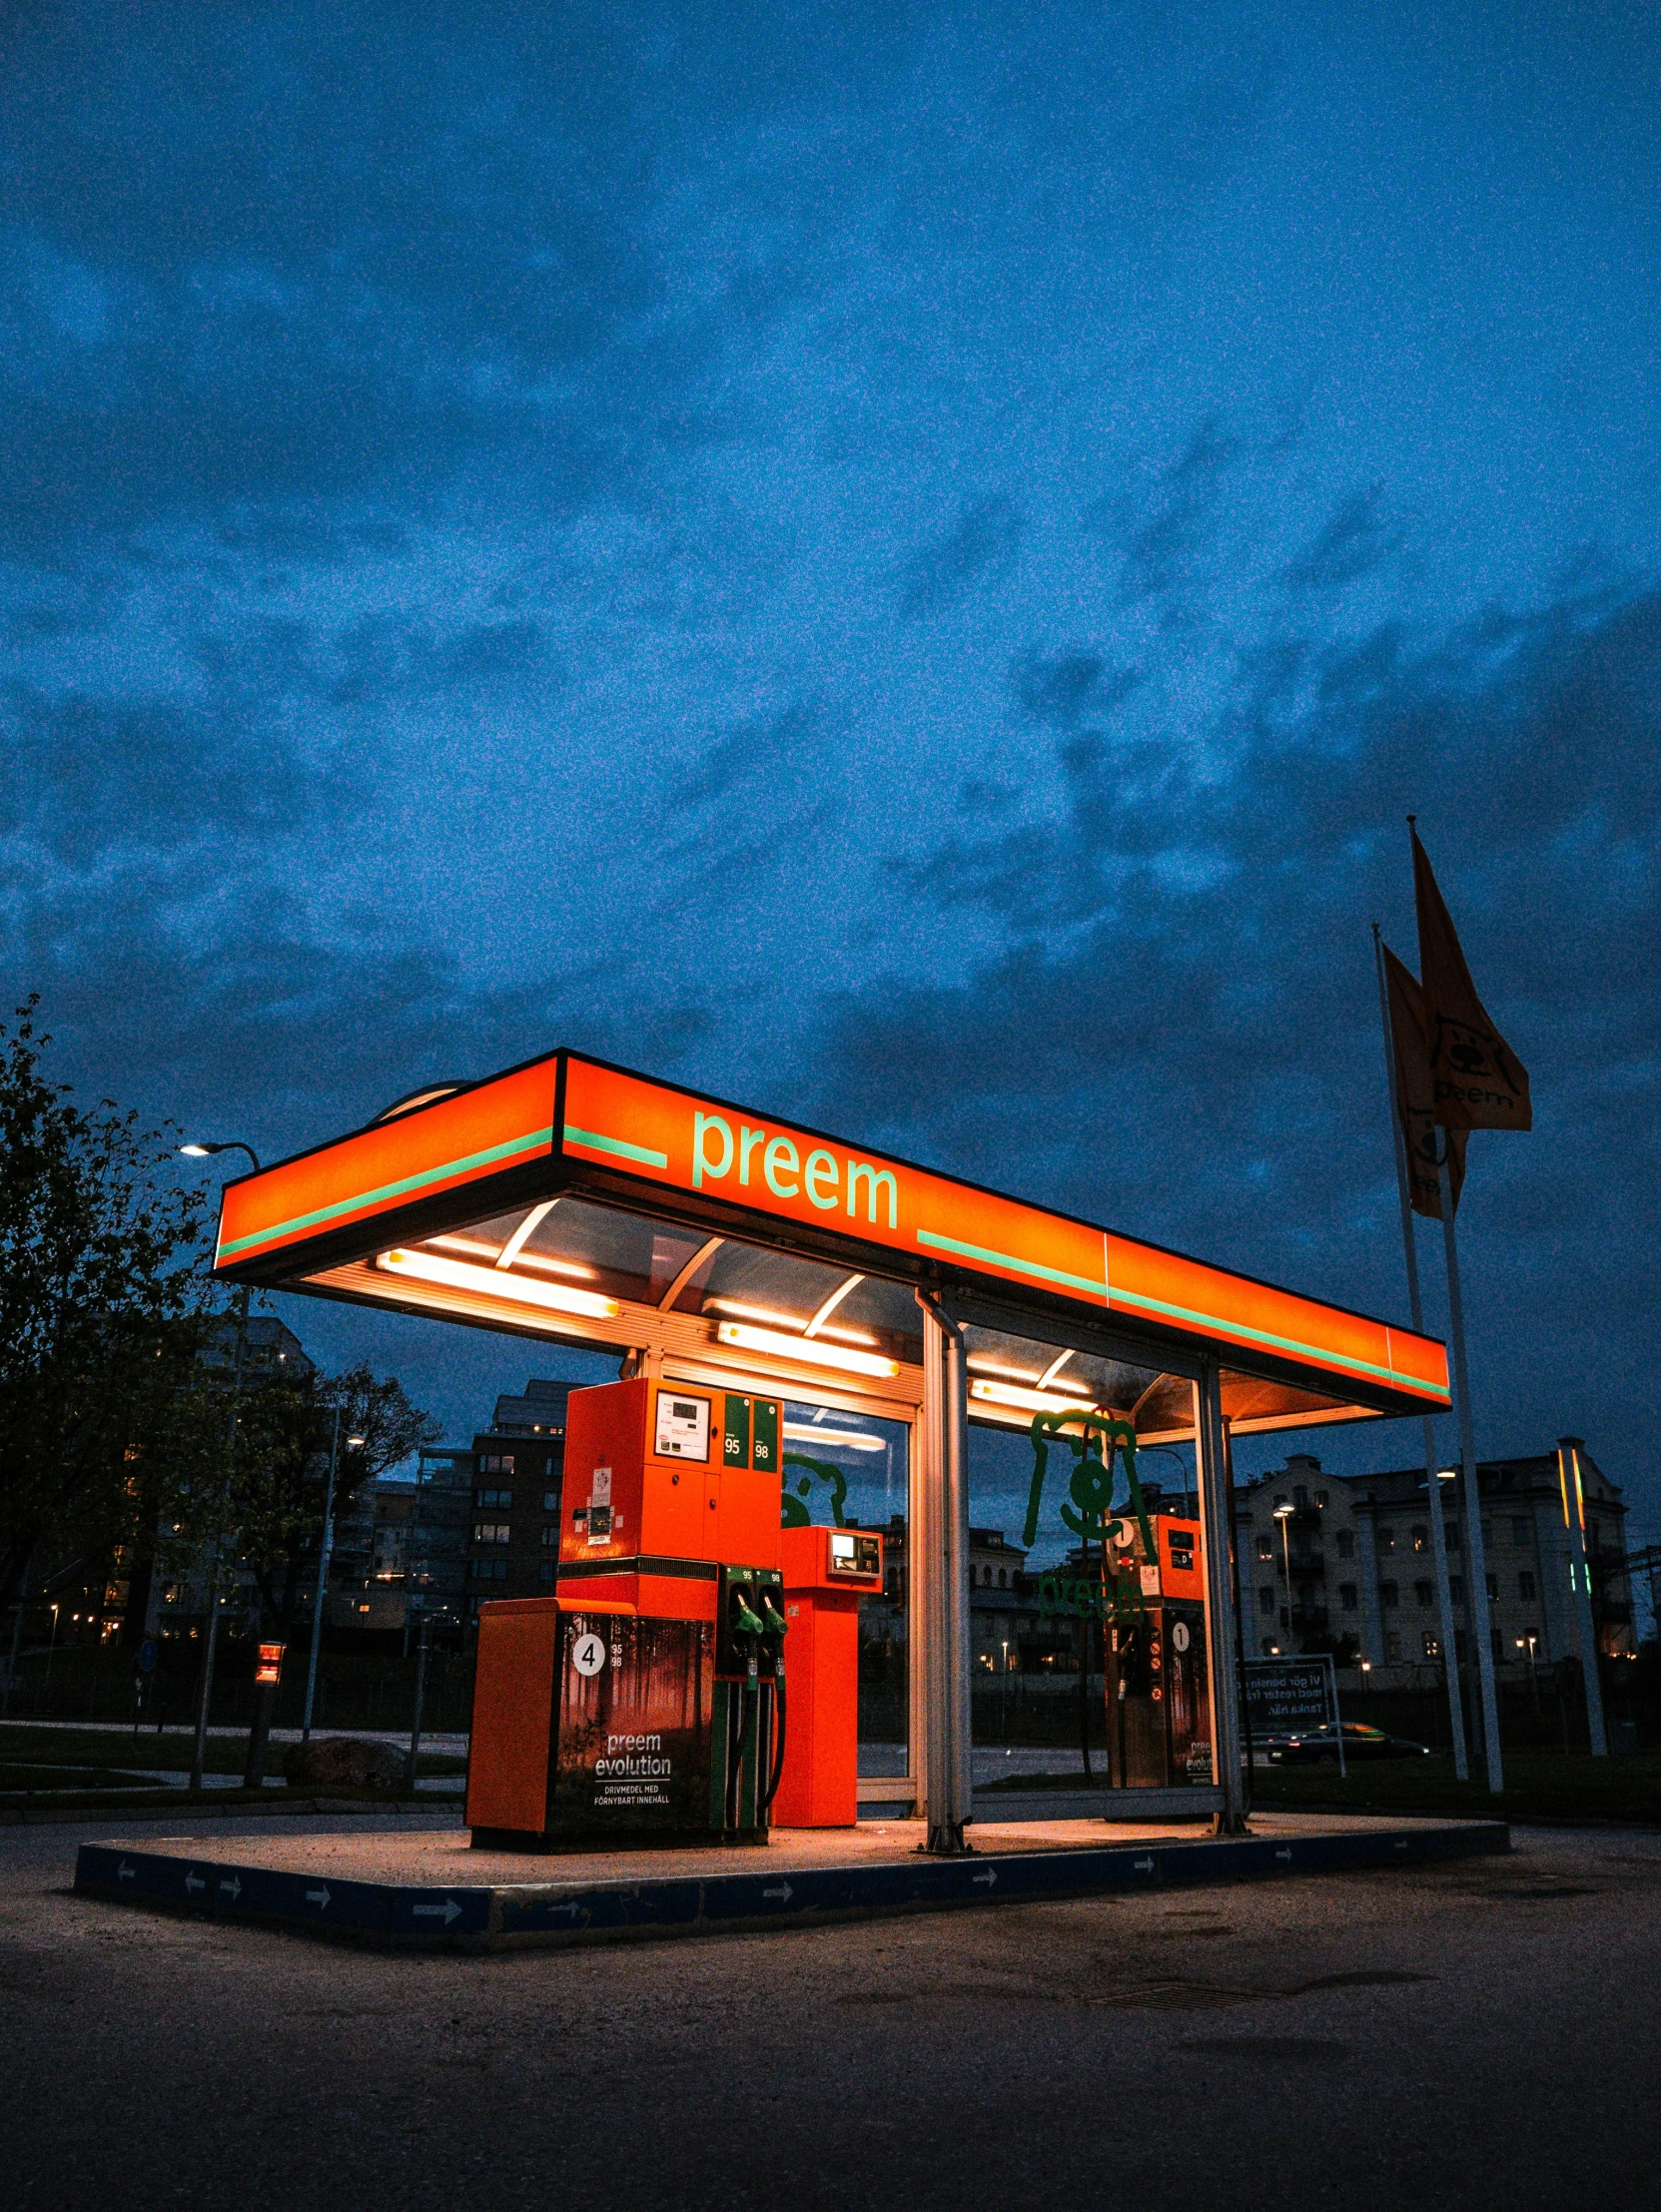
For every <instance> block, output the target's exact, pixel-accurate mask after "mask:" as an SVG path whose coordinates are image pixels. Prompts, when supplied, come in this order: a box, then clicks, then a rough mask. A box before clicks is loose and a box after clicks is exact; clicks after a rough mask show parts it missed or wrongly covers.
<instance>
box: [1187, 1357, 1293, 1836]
mask: <svg viewBox="0 0 1661 2212" xmlns="http://www.w3.org/2000/svg"><path fill="white" fill-rule="evenodd" d="M1195 1392H1196V1395H1197V1397H1198V1398H1199V1401H1200V1402H1199V1408H1198V1411H1199V1419H1198V1421H1197V1422H1196V1424H1195V1446H1196V1457H1197V1459H1198V1460H1199V1463H1200V1511H1201V1515H1202V1518H1203V1519H1204V1522H1205V1536H1206V1643H1207V1651H1206V1660H1207V1664H1208V1666H1209V1667H1210V1669H1211V1683H1212V1767H1213V1779H1214V1780H1215V1782H1216V1784H1217V1787H1218V1788H1219V1789H1220V1790H1221V1791H1222V1792H1223V1811H1222V1812H1221V1813H1220V1814H1219V1815H1218V1832H1219V1834H1220V1835H1223V1836H1244V1835H1245V1834H1246V1786H1245V1782H1244V1780H1243V1778H1242V1775H1241V1764H1240V1755H1241V1728H1240V1694H1241V1684H1240V1676H1239V1673H1238V1671H1237V1668H1236V1665H1235V1650H1236V1635H1235V1563H1234V1559H1233V1556H1232V1554H1231V1550H1230V1543H1229V1528H1230V1518H1229V1503H1230V1501H1229V1479H1230V1476H1229V1440H1228V1437H1227V1435H1226V1434H1225V1431H1224V1427H1223V1374H1222V1370H1221V1369H1220V1368H1219V1366H1218V1365H1217V1363H1216V1361H1215V1360H1210V1359H1208V1360H1207V1361H1206V1362H1205V1364H1204V1365H1203V1366H1202V1368H1201V1370H1200V1380H1199V1382H1198V1383H1197V1384H1196V1385H1195ZM1286 1597H1287V1603H1288V1605H1289V1603H1290V1598H1291V1586H1290V1584H1289V1583H1288V1585H1287V1587H1286Z"/></svg>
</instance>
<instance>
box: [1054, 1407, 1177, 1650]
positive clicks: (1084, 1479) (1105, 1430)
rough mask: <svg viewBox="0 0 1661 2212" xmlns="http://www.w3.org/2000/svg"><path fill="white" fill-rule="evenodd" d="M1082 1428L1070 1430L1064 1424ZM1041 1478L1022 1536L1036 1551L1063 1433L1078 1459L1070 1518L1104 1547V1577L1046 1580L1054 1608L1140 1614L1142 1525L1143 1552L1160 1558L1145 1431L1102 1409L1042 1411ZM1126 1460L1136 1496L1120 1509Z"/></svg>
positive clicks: (1069, 1523) (1079, 1532)
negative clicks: (1118, 1481) (1117, 1459)
mask: <svg viewBox="0 0 1661 2212" xmlns="http://www.w3.org/2000/svg"><path fill="white" fill-rule="evenodd" d="M1069 1430H1071V1431H1074V1432H1075V1433H1072V1434H1066V1433H1063V1432H1064V1431H1069ZM1031 1434H1032V1441H1033V1480H1032V1487H1031V1489H1030V1490H1029V1491H1028V1493H1027V1524H1026V1528H1025V1530H1024V1531H1023V1533H1022V1542H1023V1543H1024V1544H1025V1545H1026V1548H1027V1549H1028V1550H1029V1551H1031V1550H1032V1548H1033V1546H1034V1544H1035V1543H1036V1542H1037V1540H1038V1517H1039V1509H1040V1507H1041V1506H1042V1505H1043V1502H1044V1481H1045V1476H1046V1474H1047V1473H1048V1471H1049V1462H1050V1447H1051V1445H1052V1443H1054V1442H1055V1441H1056V1440H1057V1439H1058V1437H1059V1438H1060V1441H1062V1442H1063V1443H1065V1444H1066V1445H1067V1447H1068V1449H1069V1450H1070V1451H1071V1452H1072V1454H1073V1458H1074V1461H1075V1465H1074V1468H1073V1477H1072V1480H1071V1481H1070V1482H1069V1484H1068V1486H1067V1501H1064V1503H1063V1505H1062V1508H1061V1517H1062V1521H1063V1524H1064V1525H1065V1526H1066V1527H1067V1528H1069V1529H1071V1530H1072V1532H1073V1534H1074V1535H1075V1536H1077V1537H1078V1538H1079V1539H1080V1541H1081V1542H1082V1543H1083V1544H1084V1546H1085V1549H1086V1553H1087V1555H1088V1552H1089V1548H1090V1544H1091V1540H1092V1539H1093V1538H1095V1539H1097V1540H1099V1541H1100V1543H1101V1546H1102V1572H1101V1577H1100V1579H1099V1580H1098V1579H1097V1578H1096V1577H1095V1576H1094V1575H1092V1576H1090V1577H1088V1578H1072V1579H1069V1580H1067V1581H1065V1582H1063V1581H1061V1580H1059V1579H1058V1578H1057V1577H1056V1576H1054V1575H1046V1576H1044V1577H1043V1579H1042V1580H1041V1582H1040V1584H1039V1602H1040V1604H1041V1605H1042V1606H1044V1608H1045V1610H1046V1611H1048V1612H1055V1613H1076V1614H1085V1615H1094V1616H1095V1617H1097V1618H1099V1619H1101V1620H1107V1619H1109V1618H1113V1617H1118V1616H1120V1615H1122V1614H1125V1613H1134V1614H1140V1613H1141V1612H1142V1611H1143V1610H1144V1608H1143V1602H1142V1577H1141V1575H1140V1573H1139V1572H1138V1568H1139V1565H1140V1562H1139V1561H1138V1560H1137V1558H1136V1556H1135V1550H1134V1538H1135V1533H1136V1531H1135V1529H1133V1527H1132V1525H1131V1522H1132V1518H1134V1520H1135V1524H1136V1529H1140V1530H1141V1532H1142V1544H1143V1552H1142V1556H1143V1558H1144V1559H1147V1560H1157V1559H1158V1558H1159V1552H1158V1551H1157V1549H1156V1548H1155V1543H1154V1532H1153V1529H1152V1528H1151V1527H1150V1525H1149V1521H1148V1508H1147V1505H1146V1503H1145V1502H1144V1499H1143V1495H1142V1483H1141V1480H1140V1478H1139V1477H1138V1474H1137V1434H1136V1430H1135V1429H1134V1428H1132V1426H1131V1424H1130V1422H1129V1421H1117V1420H1113V1419H1111V1418H1109V1416H1107V1415H1106V1414H1101V1413H1064V1412H1057V1413H1035V1414H1034V1416H1033V1425H1032V1431H1031ZM1116 1452H1117V1453H1118V1454H1119V1455H1120V1456H1121V1457H1122V1458H1123V1460H1124V1462H1125V1479H1126V1484H1127V1488H1128V1491H1129V1496H1128V1497H1127V1499H1126V1502H1125V1504H1124V1505H1123V1506H1120V1507H1118V1508H1115V1506H1114V1502H1113V1490H1114V1455H1115V1453H1116Z"/></svg>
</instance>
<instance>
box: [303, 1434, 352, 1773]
mask: <svg viewBox="0 0 1661 2212" xmlns="http://www.w3.org/2000/svg"><path fill="white" fill-rule="evenodd" d="M346 1441H347V1449H348V1450H349V1451H357V1450H358V1449H359V1448H360V1447H361V1446H362V1444H363V1442H364V1439H363V1437H361V1436H349V1437H348V1438H347V1440H346ZM340 1452H341V1409H340V1407H339V1405H337V1406H336V1408H335V1427H334V1431H333V1433H332V1435H331V1437H330V1440H329V1488H328V1491H327V1493H326V1494H325V1497H324V1501H323V1546H322V1550H321V1551H320V1553H319V1556H318V1594H317V1597H316V1598H315V1599H314V1600H313V1603H312V1652H311V1657H310V1658H309V1659H308V1660H307V1662H306V1718H305V1722H304V1724H303V1726H302V1728H301V1731H300V1741H301V1742H302V1743H303V1744H309V1743H310V1742H311V1741H312V1705H313V1701H314V1699H315V1698H316V1696H317V1690H318V1652H319V1651H320V1649H321V1648H322V1644H323V1608H324V1601H325V1598H326V1597H327V1595H328V1591H329V1555H330V1553H331V1552H332V1551H333V1550H334V1548H335V1469H336V1467H337V1465H338V1464H339V1462H340Z"/></svg>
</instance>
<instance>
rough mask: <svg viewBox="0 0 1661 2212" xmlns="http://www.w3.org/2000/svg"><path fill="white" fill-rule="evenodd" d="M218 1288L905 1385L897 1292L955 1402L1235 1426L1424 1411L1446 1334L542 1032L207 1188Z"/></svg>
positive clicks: (726, 1367) (889, 1395)
mask: <svg viewBox="0 0 1661 2212" xmlns="http://www.w3.org/2000/svg"><path fill="white" fill-rule="evenodd" d="M215 1264H216V1271H217V1272H218V1273H219V1274H220V1275H222V1276H224V1277H226V1278H227V1279H230V1280H234V1281H238V1282H248V1283H256V1284H264V1285H268V1286H270V1287H273V1288H281V1289H284V1290H290V1291H298V1292H305V1293H310V1294H314V1295H318V1296H324V1297H335V1298H344V1299H348V1300H351V1301H353V1302H355V1303H360V1304H371V1305H380V1306H387V1307H392V1308H394V1309H397V1310H400V1311H403V1312H408V1313H416V1314H423V1315H426V1316H429V1317H436V1318H442V1319H447V1320H452V1321H461V1322H469V1323H472V1324H475V1325H480V1326H485V1327H489V1328H494V1329H506V1330H513V1331H517V1332H519V1333H522V1334H525V1335H529V1336H534V1337H538V1338H542V1339H554V1340H562V1341H565V1342H568V1343H572V1344H576V1345H581V1346H583V1347H584V1348H587V1349H608V1348H609V1349H615V1350H616V1351H618V1352H619V1353H621V1354H625V1355H628V1354H632V1355H634V1356H635V1357H636V1358H637V1359H639V1360H642V1361H647V1362H652V1363H654V1364H659V1365H661V1364H662V1363H664V1362H667V1363H669V1364H670V1365H672V1366H673V1367H674V1368H675V1369H676V1371H678V1372H681V1373H684V1374H688V1375H691V1374H696V1373H699V1372H706V1373H707V1372H721V1371H725V1372H728V1373H730V1372H731V1371H732V1370H733V1369H734V1368H738V1367H741V1368H742V1369H743V1370H744V1372H746V1373H747V1374H750V1375H755V1376H758V1377H761V1378H766V1379H770V1380H772V1381H775V1382H777V1383H778V1384H779V1385H781V1386H782V1387H787V1388H800V1387H802V1386H818V1387H819V1388H821V1389H822V1388H823V1387H824V1386H826V1385H827V1384H832V1383H834V1384H835V1385H836V1387H837V1388H838V1390H840V1391H841V1392H843V1393H846V1394H854V1395H858V1396H861V1397H882V1398H885V1399H889V1400H893V1401H900V1402H907V1403H911V1404H918V1403H920V1402H921V1399H922V1396H923V1389H924V1383H923V1360H924V1328H923V1316H922V1312H921V1309H920V1308H919V1306H918V1303H917V1300H916V1295H915V1293H916V1292H917V1291H918V1290H922V1291H924V1292H926V1293H928V1292H933V1293H938V1294H940V1295H941V1296H942V1297H943V1298H944V1299H945V1300H946V1301H947V1302H948V1303H949V1305H950V1307H951V1310H952V1312H953V1313H954V1314H955V1315H956V1317H957V1320H958V1321H959V1322H960V1323H961V1324H963V1325H964V1326H965V1329H966V1344H967V1370H968V1373H967V1383H968V1406H967V1411H968V1413H969V1416H970V1417H971V1418H972V1419H974V1420H977V1421H986V1422H992V1423H998V1424H1001V1425H1007V1426H1014V1427H1020V1428H1026V1427H1027V1426H1028V1425H1029V1424H1030V1423H1031V1420H1032V1417H1033V1415H1034V1413H1035V1412H1042V1411H1046V1410H1057V1411H1059V1410H1062V1409H1065V1408H1068V1407H1074V1408H1079V1407H1095V1408H1099V1409H1101V1410H1103V1411H1105V1412H1112V1413H1113V1414H1115V1415H1117V1416H1119V1417H1122V1418H1126V1419H1129V1420H1131V1421H1132V1422H1133V1423H1134V1425H1135V1427H1136V1430H1137V1433H1138V1436H1139V1437H1140V1438H1141V1439H1143V1440H1145V1441H1148V1442H1156V1441H1160V1440H1161V1439H1169V1440H1175V1439H1178V1438H1183V1437H1190V1436H1192V1435H1193V1433H1194V1418H1195V1416H1194V1411H1193V1407H1194V1392H1193V1378H1194V1377H1196V1376H1197V1375H1198V1373H1199V1372H1200V1365H1201V1363H1202V1362H1203V1361H1204V1362H1207V1363H1210V1364H1215V1366H1216V1367H1217V1368H1219V1369H1220V1370H1221V1374H1220V1381H1221V1401H1222V1402H1221V1412H1222V1414H1223V1416H1224V1417H1225V1418H1226V1419H1227V1420H1228V1422H1229V1424H1230V1427H1231V1429H1232V1430H1233V1432H1234V1433H1235V1434H1237V1435H1238V1434H1243V1433H1249V1432H1252V1431H1266V1430H1278V1429H1286V1428H1293V1427H1298V1426H1308V1425H1314V1424H1324V1423H1327V1422H1334V1421H1346V1420H1355V1419H1366V1418H1372V1417H1377V1416H1380V1415H1386V1416H1387V1415H1391V1414H1403V1413H1413V1412H1421V1411H1430V1412H1435V1411H1439V1410H1441V1409H1443V1408H1445V1407H1446V1406H1447V1404H1448V1402H1449V1392H1448V1378H1447V1362H1446V1356H1445V1353H1444V1350H1443V1347H1442V1346H1441V1345H1440V1344H1439V1343H1437V1342H1435V1341H1434V1340H1433V1339H1431V1338H1428V1337H1423V1336H1419V1335H1415V1334H1414V1333H1412V1332H1411V1331H1409V1330H1406V1329H1402V1328H1397V1327H1394V1326H1392V1325H1390V1324H1387V1323H1385V1322H1382V1321H1377V1320H1372V1319H1369V1318H1367V1317H1366V1316H1364V1315H1361V1314H1356V1313H1351V1312H1348V1311H1346V1310H1344V1309H1343V1308H1341V1307H1337V1306H1332V1305H1326V1304H1322V1303H1320V1302H1318V1301H1316V1300H1314V1299H1309V1298H1303V1297H1298V1296H1296V1295H1294V1294H1293V1293H1291V1292H1289V1291H1285V1290H1280V1289H1275V1288H1273V1287H1271V1286H1270V1285H1268V1284H1265V1283H1261V1282H1257V1281H1254V1280H1252V1279H1251V1278H1250V1277H1248V1276H1245V1275H1240V1274H1236V1273H1233V1272H1231V1271H1230V1270H1228V1269H1226V1268H1222V1267H1214V1266H1210V1265H1207V1264H1206V1263H1204V1262H1203V1261H1200V1260H1196V1259H1191V1258H1187V1257H1185V1256H1183V1255H1181V1254H1179V1253H1175V1252H1170V1251H1166V1250H1163V1249H1162V1248H1160V1247H1159V1246H1157V1245H1152V1244H1147V1243H1143V1242H1140V1241H1138V1240H1136V1239H1135V1238H1131V1237H1125V1236H1120V1235H1117V1234H1116V1233H1114V1232H1113V1231H1111V1230H1108V1229H1104V1228H1102V1227H1100V1226H1098V1225H1096V1224H1093V1223H1091V1222H1087V1221H1081V1220H1076V1219H1074V1218H1071V1217H1070V1216H1068V1215H1065V1214H1061V1213H1056V1212H1052V1211H1049V1210H1048V1209H1046V1208H1044V1207H1041V1206H1033V1205H1028V1204H1025V1203H1023V1202H1022V1201H1021V1200H1019V1199H1016V1198H1011V1197H1006V1196H1003V1195H1000V1194H999V1193H997V1192H995V1191H990V1190H986V1189H983V1188H981V1187H979V1186H977V1185H975V1184H972V1183H968V1182H963V1181H960V1180H957V1179H956V1178H954V1177H951V1176H947V1175H942V1174H937V1173H935V1172H933V1171H931V1170H929V1169H927V1168H922V1167H918V1166H915V1165H913V1164H912V1163H910V1162H908V1161H905V1160H901V1159H897V1158H894V1157H892V1156H889V1155H886V1154H883V1153H879V1152H875V1151H870V1150H867V1149H864V1148H862V1147H859V1146H855V1145H852V1144H849V1143H847V1142H845V1141H844V1140H842V1139H841V1138H838V1137H834V1136H830V1135H827V1134H825V1133H824V1132H823V1131H820V1130H815V1129H809V1128H804V1127H801V1126H800V1125H798V1124H796V1123H793V1122H789V1121H781V1120H778V1119H776V1118H774V1117H772V1116H766V1115H762V1114H758V1113H755V1112H753V1111H752V1110H751V1109H749V1108H747V1107H743V1106H733V1105H731V1104H730V1103H728V1102H726V1101H723V1100H717V1099H711V1098H707V1097H704V1096H701V1095H699V1094H696V1093H693V1092H689V1091H685V1090H682V1089H679V1088H677V1087H676V1086H673V1085H670V1084H664V1083H658V1082H655V1081H653V1080H651V1079H649V1078H646V1077H643V1076H639V1075H635V1074H632V1073H630V1072H629V1071H627V1070H625V1069H620V1068H614V1067H610V1066H608V1065H606V1064H604V1063H602V1062H598V1061H594V1060H590V1059H587V1058H586V1057H584V1056H582V1055H579V1054H576V1053H571V1052H564V1051H560V1052H555V1053H552V1054H549V1055H547V1056H546V1057H544V1058H541V1059H538V1060H534V1061H531V1062H528V1063H526V1064H525V1065H523V1066H521V1067H518V1068H514V1069H510V1070H508V1071H507V1072H506V1073H505V1074H503V1075H499V1076H493V1077H489V1078H487V1079H485V1080H484V1081H482V1082H479V1083H475V1084H470V1085H465V1086H447V1085H446V1086H439V1087H432V1088H429V1089H427V1090H425V1091H422V1092H418V1093H415V1094H414V1095H413V1096H412V1097H411V1098H409V1099H406V1100H402V1101H400V1102H399V1103H398V1104H397V1105H396V1106H391V1107H389V1108H388V1110H387V1111H386V1112H385V1113H384V1114H382V1115H381V1117H380V1118H379V1119H378V1120H376V1121H374V1122H372V1123H371V1124H370V1125H369V1126H368V1127H366V1128H362V1129H358V1130H356V1131H354V1132H353V1133H351V1134H350V1135H346V1136H342V1137H338V1138H336V1139H334V1140H333V1141H331V1142H329V1143H326V1144H322V1145H319V1146H317V1147H316V1148H315V1149H313V1150H311V1151H308V1152H303V1153H301V1154H299V1155H298V1156H296V1157H295V1158H292V1159H288V1160H284V1161H282V1162H280V1163H279V1164H278V1165H276V1166H273V1167H270V1168H266V1169H264V1170H263V1171H261V1172H258V1173H255V1174H251V1175H248V1176H245V1177H244V1178H243V1179H242V1180H241V1181H238V1182H235V1183H232V1184H229V1185H228V1186H227V1187H226V1190H225V1194H224V1200H223V1206H222V1213H221V1220H220V1234H219V1244H218V1250H217V1255H216V1262H215Z"/></svg>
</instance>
